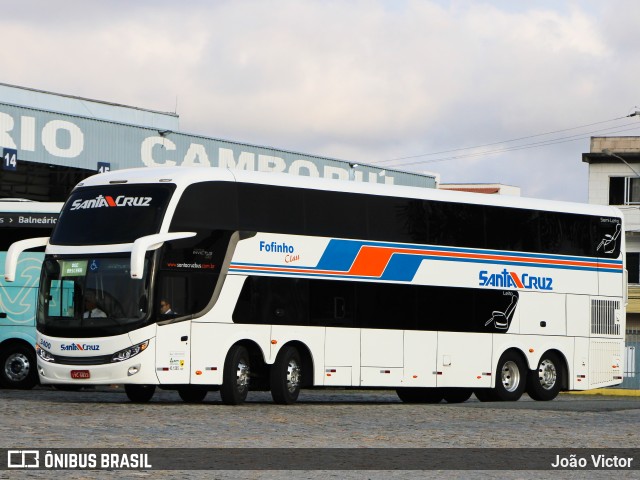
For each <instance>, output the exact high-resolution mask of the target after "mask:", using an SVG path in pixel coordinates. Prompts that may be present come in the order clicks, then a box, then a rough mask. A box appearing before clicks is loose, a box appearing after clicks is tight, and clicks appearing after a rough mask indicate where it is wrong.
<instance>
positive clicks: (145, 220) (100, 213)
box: [51, 184, 175, 245]
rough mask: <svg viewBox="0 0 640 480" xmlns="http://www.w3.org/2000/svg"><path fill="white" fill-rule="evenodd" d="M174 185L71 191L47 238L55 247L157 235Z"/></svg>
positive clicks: (122, 186)
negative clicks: (49, 236) (50, 234)
mask: <svg viewBox="0 0 640 480" xmlns="http://www.w3.org/2000/svg"><path fill="white" fill-rule="evenodd" d="M174 189H175V185H170V184H167V185H108V186H99V187H86V188H80V189H77V190H74V191H73V192H72V193H71V196H70V197H69V199H68V200H67V202H66V203H65V205H64V207H63V209H62V213H61V214H60V218H59V220H58V223H57V225H56V228H55V229H54V231H53V234H52V236H51V243H52V244H55V245H108V244H116V243H131V242H134V241H135V240H136V239H137V238H140V237H143V236H145V235H151V234H153V233H157V232H158V231H159V229H160V224H161V223H162V218H163V216H164V212H165V210H166V208H167V204H168V203H169V199H170V198H171V194H172V193H173V191H174Z"/></svg>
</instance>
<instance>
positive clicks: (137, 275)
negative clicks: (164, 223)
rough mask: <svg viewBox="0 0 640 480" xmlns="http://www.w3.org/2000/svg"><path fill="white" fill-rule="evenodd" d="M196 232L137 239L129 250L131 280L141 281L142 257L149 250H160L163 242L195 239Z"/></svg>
mask: <svg viewBox="0 0 640 480" xmlns="http://www.w3.org/2000/svg"><path fill="white" fill-rule="evenodd" d="M195 236H196V232H170V233H156V234H153V235H147V236H145V237H140V238H138V239H137V240H136V241H135V242H133V248H132V249H131V278H133V279H134V280H142V276H143V274H144V257H145V255H146V253H147V251H149V250H156V249H157V248H160V247H161V246H162V244H163V243H164V242H168V241H171V240H180V239H182V238H190V237H195Z"/></svg>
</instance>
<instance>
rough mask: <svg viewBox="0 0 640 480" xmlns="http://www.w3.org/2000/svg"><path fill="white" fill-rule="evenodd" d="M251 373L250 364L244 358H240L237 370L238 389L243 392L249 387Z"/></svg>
mask: <svg viewBox="0 0 640 480" xmlns="http://www.w3.org/2000/svg"><path fill="white" fill-rule="evenodd" d="M249 373H250V372H249V365H248V364H247V363H246V362H245V361H244V360H240V361H239V362H238V370H237V385H238V391H240V392H242V391H244V390H245V389H247V388H248V387H249Z"/></svg>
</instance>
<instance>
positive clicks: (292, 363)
mask: <svg viewBox="0 0 640 480" xmlns="http://www.w3.org/2000/svg"><path fill="white" fill-rule="evenodd" d="M301 385H302V360H300V353H299V352H298V350H297V349H296V348H295V347H284V348H283V349H282V350H280V352H279V353H278V356H277V357H276V361H275V362H274V363H273V365H272V367H271V397H273V401H274V402H275V403H278V404H280V405H291V404H292V403H295V402H296V400H298V395H300V387H301Z"/></svg>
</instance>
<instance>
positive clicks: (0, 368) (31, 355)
mask: <svg viewBox="0 0 640 480" xmlns="http://www.w3.org/2000/svg"><path fill="white" fill-rule="evenodd" d="M37 384H38V369H37V367H36V354H35V351H34V350H33V348H32V347H31V346H28V345H24V344H21V343H10V344H9V345H7V346H6V347H5V348H4V349H3V351H2V353H0V385H2V387H4V388H16V389H20V390H29V389H31V388H33V387H35V386H36V385H37Z"/></svg>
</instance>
